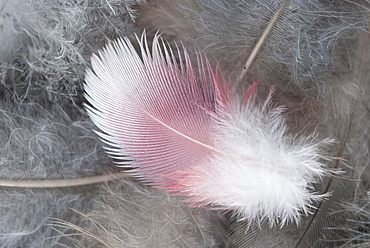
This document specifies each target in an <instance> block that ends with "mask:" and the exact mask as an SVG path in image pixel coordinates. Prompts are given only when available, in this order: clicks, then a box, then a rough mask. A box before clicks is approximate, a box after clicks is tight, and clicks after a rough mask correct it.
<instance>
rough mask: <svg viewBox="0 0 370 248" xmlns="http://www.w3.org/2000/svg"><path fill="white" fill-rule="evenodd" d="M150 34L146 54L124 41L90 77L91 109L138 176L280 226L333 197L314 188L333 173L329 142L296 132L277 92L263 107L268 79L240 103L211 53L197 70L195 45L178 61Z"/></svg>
mask: <svg viewBox="0 0 370 248" xmlns="http://www.w3.org/2000/svg"><path fill="white" fill-rule="evenodd" d="M144 36H145V34H144V35H143V37H142V38H141V39H140V40H139V39H138V41H139V45H140V51H141V56H139V55H138V54H137V53H136V51H135V50H134V49H133V47H132V45H131V43H130V42H129V41H128V40H127V39H125V40H119V41H118V42H115V43H113V44H111V45H108V46H107V47H106V48H105V49H104V50H103V52H101V53H100V54H99V55H100V57H97V56H94V57H93V58H92V60H97V61H92V65H93V70H94V71H95V74H93V73H92V72H91V71H89V72H88V73H87V76H86V84H87V85H86V87H85V90H86V95H87V99H88V101H89V102H90V104H91V106H87V110H88V113H89V115H90V116H91V118H92V120H93V122H94V123H95V124H96V125H97V127H98V128H99V129H101V130H102V132H103V133H99V135H100V137H101V138H102V139H103V140H104V141H107V143H108V145H110V146H112V147H113V148H110V149H109V152H110V154H111V155H113V156H114V157H115V158H118V159H124V158H125V157H128V158H129V159H130V160H133V161H131V162H130V163H131V167H133V168H134V169H133V173H134V175H135V176H138V177H139V178H141V179H142V180H143V181H145V182H147V183H149V184H151V185H155V186H158V187H164V188H167V189H168V190H170V191H172V192H174V193H177V194H181V195H185V196H187V197H188V199H189V201H190V202H191V204H192V205H193V206H207V207H210V208H218V209H219V208H221V209H225V210H234V211H236V213H237V214H238V215H239V216H240V218H241V219H245V218H247V219H250V220H252V221H257V222H262V221H264V220H268V221H269V222H270V224H271V225H274V224H275V222H276V218H277V217H279V218H280V219H281V225H284V224H286V223H288V222H292V221H294V222H297V223H298V222H299V220H300V215H301V214H302V213H303V214H308V213H309V212H310V210H309V209H310V207H311V205H312V202H314V201H317V200H318V199H321V198H322V197H323V196H322V195H318V194H317V193H315V192H314V187H313V183H315V182H317V181H318V180H319V179H320V178H321V177H322V176H323V175H324V174H325V172H326V170H325V165H324V164H323V163H322V159H323V156H322V155H321V154H320V149H321V146H320V145H317V144H316V143H315V142H314V141H313V138H296V137H293V136H291V135H288V134H287V130H286V129H287V128H286V125H285V120H284V117H283V115H282V112H283V110H284V109H283V108H282V107H272V106H271V104H270V100H271V95H272V92H273V88H270V93H269V94H268V96H267V98H266V100H265V101H264V103H263V104H262V105H258V104H257V103H256V92H257V86H258V84H259V83H255V84H253V85H252V86H251V87H250V88H249V90H248V91H247V92H246V94H245V97H244V99H243V100H242V101H240V98H238V97H237V96H236V95H234V94H235V90H234V89H233V88H232V87H231V86H230V84H229V83H227V81H226V80H225V77H224V76H223V73H222V72H221V70H220V69H219V68H218V67H216V70H215V71H214V70H213V69H212V66H211V65H210V63H209V62H208V60H207V58H205V59H204V60H203V58H202V57H198V64H197V67H198V74H199V75H196V73H195V70H194V69H193V65H192V63H191V61H190V57H189V55H188V53H187V52H186V50H185V49H183V51H182V55H179V61H180V62H179V63H180V65H179V66H177V64H176V58H175V57H174V55H173V53H172V50H171V48H170V47H166V45H165V43H164V42H163V41H161V42H159V36H156V37H155V38H154V40H153V46H152V50H151V51H150V50H149V49H148V45H147V42H146V39H145V37H144ZM178 50H180V49H179V48H178ZM178 54H181V53H180V52H179V53H178ZM131 60H133V61H131ZM203 61H205V63H204V62H203ZM105 74H108V75H105ZM104 80H105V81H104ZM103 81H104V82H103ZM95 84H98V85H95ZM99 84H101V85H99ZM110 84H113V85H114V86H110ZM98 91H99V92H98ZM111 91H113V92H111ZM110 94H112V95H113V98H114V99H111V98H112V97H110V96H109V95H110ZM110 99H111V100H112V101H111V100H110ZM326 143H327V142H323V143H322V145H323V146H325V145H326ZM122 163H123V164H125V165H128V166H130V165H129V163H126V162H122Z"/></svg>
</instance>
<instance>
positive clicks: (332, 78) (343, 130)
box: [0, 0, 370, 247]
mask: <svg viewBox="0 0 370 248" xmlns="http://www.w3.org/2000/svg"><path fill="white" fill-rule="evenodd" d="M136 3H139V4H140V6H136V5H133V4H136ZM279 6H280V2H278V1H216V0H213V1H201V2H196V1H148V2H147V3H144V2H142V1H98V2H95V1H51V0H50V1H36V0H33V1H27V2H24V1H6V0H3V1H1V2H0V11H1V20H0V24H1V31H0V32H1V33H0V39H1V47H0V60H1V61H0V66H1V69H0V80H1V85H0V94H1V103H0V107H1V109H2V111H1V113H2V117H1V118H2V119H1V123H2V124H1V125H2V128H1V136H0V137H1V141H0V143H1V145H2V146H1V171H2V172H1V173H2V174H1V178H5V179H9V178H12V179H44V178H49V179H53V178H54V179H55V178H74V177H81V176H83V177H86V176H92V175H100V174H101V173H111V172H112V170H113V171H114V167H113V166H111V164H112V161H111V160H110V159H109V158H107V156H106V155H105V154H104V153H103V151H102V150H101V148H100V147H101V144H100V143H99V141H98V140H97V139H96V137H95V135H94V134H93V133H92V132H91V129H92V128H93V125H92V123H91V122H90V121H89V119H88V118H87V116H86V114H85V113H84V112H83V110H82V108H81V107H82V104H81V103H82V102H83V101H84V100H83V97H82V90H81V89H82V87H81V86H82V82H83V77H84V71H85V68H86V67H87V66H88V65H89V57H90V56H91V54H92V53H93V52H96V51H97V50H98V49H100V48H101V47H102V46H104V45H105V43H107V42H108V41H110V40H113V39H115V38H117V37H120V36H129V37H131V40H134V39H133V38H134V37H133V33H134V32H136V33H141V32H142V30H143V29H146V30H147V35H148V40H151V38H150V37H154V34H155V32H157V30H158V29H160V32H161V33H162V37H164V38H165V39H167V40H169V41H173V40H177V42H180V41H182V42H183V43H184V45H185V46H186V47H187V48H188V51H189V54H190V57H191V59H195V58H194V57H193V48H194V50H195V49H197V50H201V51H205V52H207V56H208V58H209V59H210V62H211V64H213V65H215V63H216V61H218V60H220V67H221V69H222V70H223V71H224V72H225V71H226V72H228V73H230V77H231V78H232V80H233V81H234V82H235V81H236V80H235V79H236V78H237V77H238V75H239V74H240V72H241V71H242V70H243V65H244V63H245V61H246V60H247V58H248V56H249V54H250V52H251V50H252V49H253V47H254V45H255V43H256V42H257V40H258V39H259V37H260V34H261V33H262V32H263V30H265V28H266V26H267V23H268V22H269V21H270V20H271V18H272V16H273V14H274V13H275V12H276V11H277V9H278V8H279ZM130 7H131V8H130ZM130 9H131V10H136V12H130V13H128V12H127V11H128V10H130ZM368 12H369V2H368V1H334V2H333V1H329V0H328V1H326V0H324V1H315V0H312V1H298V0H296V1H288V2H287V5H286V6H285V7H284V10H283V14H282V15H281V16H280V17H279V19H278V21H277V23H276V24H275V25H274V27H273V29H272V31H271V32H270V35H269V36H268V38H267V40H266V41H265V43H264V45H263V46H262V48H261V50H260V52H259V53H258V55H257V57H256V58H255V60H254V63H252V65H251V67H250V71H249V72H248V73H247V75H246V76H245V77H244V79H243V80H242V81H240V85H237V87H238V91H240V92H245V90H246V89H247V88H248V85H250V84H251V82H253V81H256V80H262V83H263V84H264V85H275V87H276V93H275V95H274V98H273V101H274V102H275V103H276V104H278V105H284V106H285V107H286V112H285V116H286V121H287V125H288V127H289V132H290V133H292V134H295V135H298V136H301V135H307V134H309V133H312V131H313V130H315V131H316V133H318V134H320V136H321V137H322V138H326V137H331V138H335V139H336V140H337V141H338V145H337V149H334V148H332V151H331V152H332V154H333V156H340V157H344V158H345V160H343V161H342V162H341V163H340V164H338V166H339V167H340V168H341V169H342V170H345V171H346V173H345V174H343V175H341V176H340V178H338V177H335V178H334V179H335V180H333V182H332V184H331V186H330V188H329V191H331V192H333V193H332V197H331V198H329V199H328V200H327V201H325V202H324V203H322V205H321V207H320V210H319V211H318V213H317V214H315V215H311V217H312V216H313V218H314V220H313V221H312V222H310V221H311V219H307V220H306V221H305V220H304V221H303V223H302V224H301V226H300V227H299V228H297V227H296V226H294V225H289V226H287V227H285V228H284V229H270V228H269V227H268V226H262V229H258V228H256V227H255V226H251V227H250V230H249V232H248V233H247V235H245V232H244V231H245V227H246V226H247V225H248V223H246V222H237V223H233V222H231V223H230V226H229V235H228V237H227V241H225V242H227V243H228V244H227V246H229V247H282V246H283V247H284V246H285V247H307V246H309V247H330V246H332V247H338V246H340V245H343V244H345V243H346V242H347V244H346V245H347V247H352V246H361V245H363V247H366V246H367V244H366V243H364V241H366V240H364V239H363V237H366V236H367V235H368V230H367V229H366V228H364V226H363V223H364V222H363V218H365V217H364V216H368V214H365V215H362V213H363V212H362V211H359V210H364V209H366V206H367V202H368V201H367V198H366V197H367V195H366V192H367V191H368V188H369V173H370V172H369V169H368V164H369V130H368V128H369V126H370V125H369V122H370V121H369V108H370V104H369V100H368V99H369V98H368V95H369V82H368V79H369V76H368V71H369V69H368V68H369V63H368V54H369V52H368V50H367V46H368V38H367V33H368ZM131 16H135V22H132V21H131ZM169 24H170V25H169ZM170 44H171V45H172V43H171V42H170ZM267 88H268V87H265V88H264V87H261V89H260V90H259V94H260V95H259V96H258V97H257V100H259V99H262V100H263V99H264V97H265V96H266V94H267V92H266V91H267ZM264 89H266V91H264ZM262 100H261V101H262ZM44 110H46V111H44ZM34 113H38V114H37V115H34ZM24 117H25V118H24ZM45 128H46V129H45ZM63 130H66V131H63ZM44 131H46V132H44ZM36 137H37V138H39V139H36ZM35 141H38V143H37V142H35ZM76 143H78V144H84V145H83V146H76V145H75V144H76ZM49 151H52V152H49ZM53 154H54V155H53ZM81 155H82V156H81ZM60 161H62V162H60ZM64 165H65V166H64ZM334 166H335V165H334ZM71 168H72V169H71ZM80 168H81V169H80ZM107 171H108V172H107ZM354 179H355V180H354ZM357 179H361V181H359V180H357ZM334 181H337V182H334ZM123 185H126V186H123V187H128V188H130V187H129V186H127V184H125V183H124V184H123ZM342 185H343V186H342ZM324 186H325V185H324ZM324 186H322V187H323V188H324V189H323V191H325V187H324ZM135 187H136V186H135ZM137 187H138V188H140V187H142V186H141V185H138V186H137ZM338 187H339V188H338ZM341 187H342V188H341ZM117 188H120V186H117ZM155 192H157V191H155ZM162 193H163V192H162ZM162 193H160V194H162ZM1 194H2V196H1V197H2V199H4V200H3V201H1V203H0V212H1V213H2V215H1V220H0V223H1V224H0V233H1V235H0V236H1V240H0V244H1V246H2V247H53V246H55V247H60V246H62V245H58V244H56V243H55V242H56V241H58V242H59V243H61V244H64V245H65V246H67V247H79V246H78V245H77V244H76V243H73V242H72V241H70V240H69V239H68V238H66V237H64V236H63V235H62V234H59V233H58V232H56V231H55V230H53V229H52V228H50V226H47V225H44V223H51V222H49V219H48V218H49V217H55V218H59V219H62V220H64V221H67V222H70V223H73V224H76V225H78V226H82V227H84V228H85V229H88V230H92V231H94V234H96V235H99V234H97V232H95V230H96V226H95V227H94V225H90V224H91V223H90V222H89V221H86V219H85V220H84V218H83V216H82V215H81V214H78V213H75V212H74V211H72V210H70V209H69V208H73V209H75V210H76V211H79V212H81V213H83V214H86V213H88V212H91V211H102V210H101V209H99V208H100V207H98V206H99V204H102V203H104V195H105V197H107V196H109V195H111V193H109V191H106V190H104V189H103V188H101V186H88V187H77V188H76V187H73V188H71V189H63V190H61V189H48V190H40V189H37V190H36V189H9V188H5V187H3V188H2V189H1ZM161 197H162V196H161ZM166 197H168V196H166ZM113 199H116V198H114V197H113ZM121 199H122V198H121ZM139 199H140V198H139ZM123 201H124V199H123ZM99 202H102V203H99ZM343 202H344V203H348V202H350V203H351V204H352V203H353V204H355V206H358V207H356V209H357V210H355V211H352V210H353V208H352V207H348V205H343V204H342V203H343ZM117 205H119V204H117ZM117 205H114V206H117ZM94 206H95V207H94ZM109 206H111V205H109ZM112 206H113V205H112ZM343 206H345V207H343ZM350 206H353V205H350ZM364 206H365V207H364ZM175 209H177V210H174V211H175V212H176V211H179V212H181V211H183V210H184V209H183V206H181V207H180V208H175ZM35 210H37V211H35ZM103 212H104V210H103ZM344 213H346V214H344ZM203 214H205V216H206V217H205V222H204V223H207V222H208V219H207V218H208V217H207V216H210V215H209V213H208V212H206V211H205V212H203ZM343 214H344V215H343ZM347 214H348V215H349V216H350V217H348V218H347V216H348V215H347ZM132 215H133V216H134V213H132ZM103 216H107V215H103ZM31 217H33V218H32V221H31ZM324 217H326V218H324ZM109 218H111V217H108V218H105V219H104V220H101V219H99V220H97V221H99V222H100V223H99V224H101V226H100V227H103V228H105V227H106V226H108V225H110V223H112V222H114V221H113V220H112V221H107V220H108V219H109ZM333 219H334V220H335V221H333ZM219 220H220V219H219V218H218V217H217V216H216V218H215V219H213V217H212V220H210V221H211V223H219V222H218V221H219ZM338 220H339V221H338ZM352 220H355V221H352ZM220 221H221V223H222V219H221V220H220ZM201 222H202V221H201ZM89 223H90V224H89ZM305 223H308V224H305ZM121 225H122V224H121ZM192 225H194V226H197V225H199V222H197V223H194V222H193V224H192ZM213 226H214V227H220V229H221V230H214V229H212V228H210V229H208V228H207V224H206V225H203V226H202V227H200V228H198V230H204V229H207V230H209V231H207V232H208V233H211V234H212V235H213V236H216V238H215V239H213V238H209V239H204V238H202V239H200V240H203V241H205V240H208V241H209V242H210V243H209V245H207V242H203V244H202V245H199V246H200V247H210V246H212V245H213V244H214V240H225V238H226V235H225V234H224V233H223V232H222V228H223V224H217V225H216V224H213ZM94 228H95V229H94ZM97 229H99V228H97ZM180 229H181V228H180ZM330 230H334V231H333V232H330ZM338 230H341V231H338ZM348 230H352V231H349V232H348ZM353 231H354V232H353ZM61 232H65V233H66V234H70V233H71V232H74V231H71V230H69V231H68V230H66V229H63V228H62V229H61ZM105 234H106V233H105V232H103V235H105ZM191 235H193V234H191ZM212 235H211V236H212ZM175 236H176V235H175ZM194 236H196V235H194ZM169 237H173V236H171V235H169ZM169 239H171V238H169ZM335 240H336V243H334V241H335ZM81 242H82V241H81ZM90 242H94V241H93V240H90ZM201 242H202V241H201ZM218 243H219V244H220V247H224V246H225V245H223V244H222V241H220V242H218ZM96 244H98V243H96ZM174 244H175V243H174ZM89 245H91V246H93V245H95V243H89ZM96 246H97V245H96ZM101 246H102V247H104V245H101ZM174 246H175V247H176V245H174ZM179 246H180V247H181V245H177V247H179ZM184 246H186V245H184ZM215 246H216V245H215Z"/></svg>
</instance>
